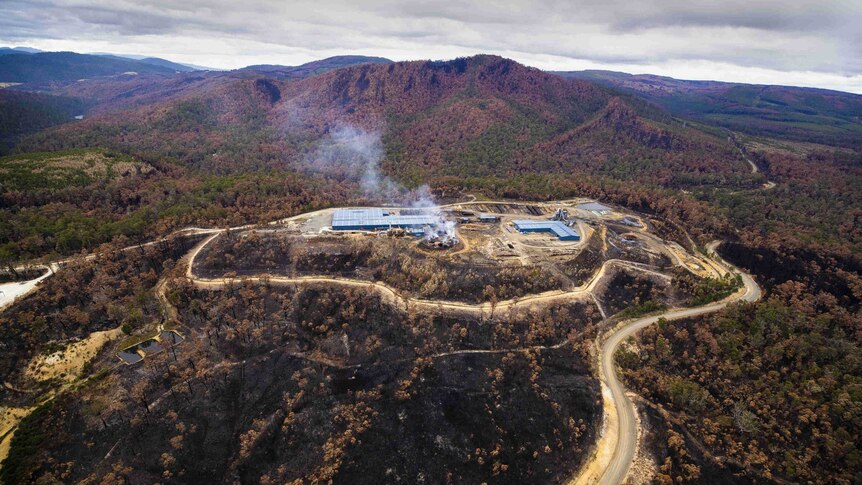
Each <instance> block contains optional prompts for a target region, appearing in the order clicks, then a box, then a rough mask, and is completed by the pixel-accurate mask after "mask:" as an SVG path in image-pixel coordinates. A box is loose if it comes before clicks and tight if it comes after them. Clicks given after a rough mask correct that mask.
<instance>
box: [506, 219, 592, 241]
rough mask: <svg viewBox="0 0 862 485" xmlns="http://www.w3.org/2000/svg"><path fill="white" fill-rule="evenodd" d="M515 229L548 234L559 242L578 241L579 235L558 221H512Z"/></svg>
mask: <svg viewBox="0 0 862 485" xmlns="http://www.w3.org/2000/svg"><path fill="white" fill-rule="evenodd" d="M512 224H514V225H515V229H517V230H519V231H521V232H524V233H526V232H550V233H552V234H554V235H555V236H557V237H558V238H559V239H560V241H580V240H581V235H580V234H578V232H577V231H575V230H574V229H572V228H571V227H569V226H567V225H565V224H564V223H562V222H560V221H529V220H518V221H512Z"/></svg>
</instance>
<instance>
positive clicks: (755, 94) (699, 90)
mask: <svg viewBox="0 0 862 485" xmlns="http://www.w3.org/2000/svg"><path fill="white" fill-rule="evenodd" d="M558 74H560V75H561V76H564V77H568V78H572V79H584V80H590V81H595V82H598V83H601V84H604V85H607V86H611V87H614V88H616V89H620V90H623V91H626V92H629V93H632V94H634V95H636V96H639V97H641V98H643V99H646V100H648V101H650V102H652V103H655V104H657V105H659V106H661V107H662V108H664V109H666V110H668V111H669V112H670V113H673V114H675V115H677V116H684V117H688V118H695V119H699V120H701V121H704V122H708V123H713V124H716V125H719V126H723V127H727V128H729V129H731V130H735V131H741V132H744V133H747V134H750V135H762V136H771V137H778V138H785V139H790V140H797V141H807V142H818V143H826V144H835V145H841V146H850V147H853V146H855V147H857V148H858V147H862V96H860V95H858V94H851V93H844V92H840V91H830V90H828V89H813V88H800V87H792V86H765V85H757V84H740V83H726V82H718V81H685V80H680V79H674V78H670V77H664V76H653V75H650V74H639V75H632V74H626V73H622V72H612V71H572V72H560V73H558Z"/></svg>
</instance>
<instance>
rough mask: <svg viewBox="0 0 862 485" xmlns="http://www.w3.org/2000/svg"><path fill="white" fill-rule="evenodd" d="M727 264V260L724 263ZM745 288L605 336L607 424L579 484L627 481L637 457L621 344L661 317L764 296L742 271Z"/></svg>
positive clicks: (634, 419)
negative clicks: (618, 358) (620, 370)
mask: <svg viewBox="0 0 862 485" xmlns="http://www.w3.org/2000/svg"><path fill="white" fill-rule="evenodd" d="M722 264H723V265H725V266H727V265H728V264H727V263H726V262H722ZM742 281H743V284H744V285H745V287H744V289H743V290H741V291H739V292H738V293H736V294H735V295H732V296H730V297H728V298H726V299H725V300H722V301H720V302H717V303H713V304H710V305H705V306H701V307H697V308H685V309H676V310H671V311H668V312H665V313H662V314H661V315H655V316H650V317H644V318H639V319H635V320H629V321H627V322H622V323H621V324H620V325H619V326H617V327H616V328H615V329H613V330H611V331H610V334H609V335H608V336H607V337H606V338H605V340H604V341H603V343H602V344H601V347H600V350H599V356H598V358H599V379H600V381H601V384H602V397H603V400H604V409H605V427H604V430H603V433H602V436H601V437H600V438H599V442H598V443H597V445H596V453H595V455H594V457H593V459H592V461H591V463H588V465H587V466H586V467H585V468H584V469H583V471H582V472H581V474H580V475H579V476H578V477H577V478H576V479H575V480H574V481H573V483H576V484H594V483H599V484H608V485H610V484H619V483H623V481H624V480H625V478H626V475H627V474H628V471H629V468H630V467H631V464H632V460H633V459H634V455H635V451H636V450H637V445H638V429H637V426H638V420H637V416H636V415H635V409H634V405H633V404H632V402H631V401H630V400H629V398H628V396H626V393H625V387H623V384H622V383H621V382H620V380H619V376H618V375H617V371H616V366H615V365H614V354H615V353H616V350H617V349H618V348H619V345H620V344H621V343H622V342H624V341H625V340H626V339H627V338H629V337H631V336H632V335H634V334H635V333H637V332H638V331H639V330H641V329H643V328H645V327H648V326H650V325H652V324H654V323H656V322H657V321H658V320H659V319H661V318H664V319H666V320H679V319H683V318H690V317H696V316H700V315H706V314H708V313H713V312H717V311H719V310H721V309H722V308H724V307H726V306H727V305H730V304H731V303H735V302H738V301H748V302H753V301H757V300H759V299H760V297H761V290H760V287H759V286H757V283H755V281H754V280H753V279H752V278H751V277H750V276H749V275H747V274H744V273H742Z"/></svg>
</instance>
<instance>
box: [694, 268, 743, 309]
mask: <svg viewBox="0 0 862 485" xmlns="http://www.w3.org/2000/svg"><path fill="white" fill-rule="evenodd" d="M740 288H742V277H741V276H739V275H735V276H734V275H731V274H729V273H728V274H726V275H724V277H722V278H699V279H698V280H697V283H696V284H695V285H694V287H692V288H690V290H689V291H690V292H691V295H692V297H691V300H690V301H689V304H690V305H691V306H701V305H706V304H707V303H712V302H714V301H719V300H723V299H725V298H727V297H728V296H730V295H732V294H733V293H734V292H735V291H736V290H738V289H740Z"/></svg>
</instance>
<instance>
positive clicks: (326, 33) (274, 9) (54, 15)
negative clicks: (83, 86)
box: [0, 0, 862, 75]
mask: <svg viewBox="0 0 862 485" xmlns="http://www.w3.org/2000/svg"><path fill="white" fill-rule="evenodd" d="M859 25H862V2H860V1H859V0H832V1H822V0H819V1H818V0H799V1H792V2H787V1H778V0H725V1H723V2H716V1H715V0H640V1H631V0H538V1H528V0H505V1H503V0H497V1H490V2H488V1H483V2H465V1H463V0H440V1H437V2H427V1H399V0H371V1H367V2H361V4H360V3H359V2H351V1H346V0H316V1H308V0H300V1H294V2H289V3H288V2H283V1H267V0H247V1H244V2H237V1H228V0H187V1H183V2H175V1H172V0H171V1H169V0H149V1H132V0H116V1H112V2H104V1H101V0H34V1H26V0H4V1H2V3H0V39H2V40H4V41H15V42H18V43H26V41H27V40H28V39H34V40H38V39H76V40H81V41H98V42H102V43H116V44H121V43H123V42H124V41H125V40H126V39H129V38H136V39H138V40H140V38H142V37H147V36H151V37H153V36H155V37H159V36H161V37H164V38H165V39H175V38H178V37H183V38H191V39H200V40H199V42H200V43H201V44H203V43H205V42H208V41H212V40H221V39H225V38H229V39H231V40H238V41H242V42H236V43H237V44H240V43H242V45H243V47H242V48H240V47H237V48H236V49H237V50H239V49H242V50H243V52H246V51H254V50H255V49H261V48H265V46H272V50H277V49H278V48H280V49H282V50H284V49H293V50H296V51H302V52H306V53H308V55H309V56H313V55H314V53H315V52H318V53H319V52H330V53H335V52H339V51H340V52H346V51H351V52H357V51H361V50H364V51H368V52H369V53H371V52H387V51H395V52H405V53H411V54H410V56H411V57H412V58H427V57H431V56H432V54H431V53H440V52H444V53H445V52H453V53H457V55H463V53H465V52H511V53H522V54H524V55H527V56H556V57H559V58H563V59H575V60H584V61H592V62H596V63H616V64H621V63H622V64H630V65H644V66H649V65H655V64H657V63H667V62H695V61H708V62H717V63H727V64H731V65H737V66H747V67H759V68H765V69H773V70H780V71H800V72H802V71H818V72H824V73H832V74H856V75H858V74H862V47H860V45H862V29H860V28H859V27H858V26H859ZM164 42H165V43H168V42H170V41H169V40H166V41H164ZM177 48H179V47H177ZM201 50H202V48H201V47H200V46H198V47H197V48H196V49H195V51H196V52H199V51H201ZM153 54H157V53H153Z"/></svg>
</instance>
